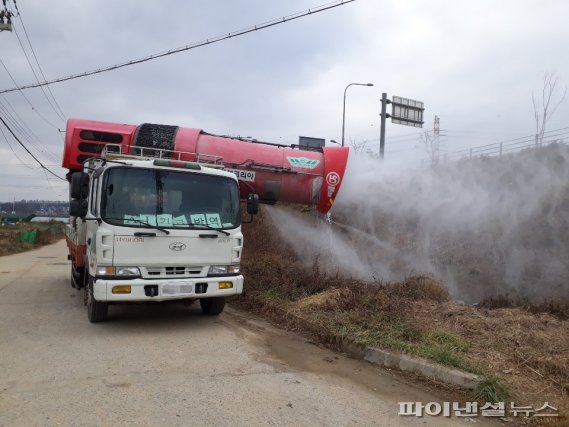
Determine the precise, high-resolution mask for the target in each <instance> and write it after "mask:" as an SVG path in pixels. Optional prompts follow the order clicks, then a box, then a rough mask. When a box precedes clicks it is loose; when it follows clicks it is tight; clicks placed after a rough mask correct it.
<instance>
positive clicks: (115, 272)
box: [96, 267, 140, 278]
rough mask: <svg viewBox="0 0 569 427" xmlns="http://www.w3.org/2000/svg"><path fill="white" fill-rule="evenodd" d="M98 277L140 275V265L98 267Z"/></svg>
mask: <svg viewBox="0 0 569 427" xmlns="http://www.w3.org/2000/svg"><path fill="white" fill-rule="evenodd" d="M96 274H97V277H131V278H133V277H140V270H139V268H138V267H97V270H96Z"/></svg>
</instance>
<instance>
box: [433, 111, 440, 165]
mask: <svg viewBox="0 0 569 427" xmlns="http://www.w3.org/2000/svg"><path fill="white" fill-rule="evenodd" d="M440 133H441V128H440V119H439V116H437V115H435V120H434V123H433V147H434V148H435V150H436V152H435V153H436V160H435V161H436V164H437V165H438V164H439V160H440V157H441V144H440V140H439V136H440Z"/></svg>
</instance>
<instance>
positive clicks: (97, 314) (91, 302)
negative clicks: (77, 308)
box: [85, 276, 109, 323]
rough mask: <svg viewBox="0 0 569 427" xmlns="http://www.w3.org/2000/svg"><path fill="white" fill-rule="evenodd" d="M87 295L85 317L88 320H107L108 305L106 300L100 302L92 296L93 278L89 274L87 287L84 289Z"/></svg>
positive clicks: (93, 321) (92, 321)
mask: <svg viewBox="0 0 569 427" xmlns="http://www.w3.org/2000/svg"><path fill="white" fill-rule="evenodd" d="M85 292H86V296H87V317H88V318H89V322H91V323H96V322H104V321H105V320H107V313H108V311H109V305H108V304H107V303H106V302H100V301H97V300H96V299H95V297H94V296H93V278H92V277H91V276H89V279H88V281H87V288H86V289H85Z"/></svg>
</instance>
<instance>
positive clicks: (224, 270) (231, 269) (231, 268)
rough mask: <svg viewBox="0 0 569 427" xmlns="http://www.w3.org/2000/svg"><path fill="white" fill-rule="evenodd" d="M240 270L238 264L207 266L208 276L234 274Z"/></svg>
mask: <svg viewBox="0 0 569 427" xmlns="http://www.w3.org/2000/svg"><path fill="white" fill-rule="evenodd" d="M240 271H241V269H240V266H239V264H231V265H212V266H210V267H209V271H208V273H207V275H208V276H228V275H236V274H239V272H240Z"/></svg>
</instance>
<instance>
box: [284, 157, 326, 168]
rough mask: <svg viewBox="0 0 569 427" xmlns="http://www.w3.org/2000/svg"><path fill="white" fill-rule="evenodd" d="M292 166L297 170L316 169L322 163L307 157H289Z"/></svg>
mask: <svg viewBox="0 0 569 427" xmlns="http://www.w3.org/2000/svg"><path fill="white" fill-rule="evenodd" d="M286 159H287V160H288V162H289V163H290V164H291V166H294V167H295V168H303V169H314V168H315V167H316V166H318V164H319V163H320V160H315V159H308V158H306V157H287V158H286Z"/></svg>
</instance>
